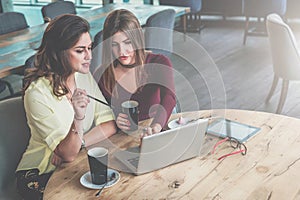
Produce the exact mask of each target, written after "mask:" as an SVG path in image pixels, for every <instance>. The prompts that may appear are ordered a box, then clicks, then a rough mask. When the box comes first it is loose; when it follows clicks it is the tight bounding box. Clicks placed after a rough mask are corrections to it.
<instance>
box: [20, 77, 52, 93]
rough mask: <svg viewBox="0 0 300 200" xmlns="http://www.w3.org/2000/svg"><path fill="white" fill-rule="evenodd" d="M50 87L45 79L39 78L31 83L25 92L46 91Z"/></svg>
mask: <svg viewBox="0 0 300 200" xmlns="http://www.w3.org/2000/svg"><path fill="white" fill-rule="evenodd" d="M50 87H51V86H50V81H49V80H48V79H47V78H46V77H40V78H38V79H37V80H35V81H33V82H31V83H30V85H29V87H28V88H27V90H26V91H35V90H46V89H49V88H50Z"/></svg>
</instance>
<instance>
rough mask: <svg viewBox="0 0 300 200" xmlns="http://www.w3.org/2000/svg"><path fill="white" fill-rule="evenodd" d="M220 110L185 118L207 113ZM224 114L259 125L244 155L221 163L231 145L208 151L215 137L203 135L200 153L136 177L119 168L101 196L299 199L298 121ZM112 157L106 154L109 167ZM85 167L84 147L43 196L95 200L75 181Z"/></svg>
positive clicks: (127, 142) (114, 143)
mask: <svg viewBox="0 0 300 200" xmlns="http://www.w3.org/2000/svg"><path fill="white" fill-rule="evenodd" d="M223 111H224V110H223ZM223 111H222V110H217V111H214V113H211V111H199V112H192V113H184V114H183V116H187V117H195V118H197V117H199V116H203V117H209V116H211V115H215V114H216V115H219V114H220V113H223ZM174 117H178V116H173V118H174ZM225 117H226V118H227V119H231V120H234V121H238V122H241V123H246V124H249V125H252V126H256V127H260V128H261V130H260V131H259V132H258V133H257V134H256V135H255V136H253V137H252V138H251V139H250V140H249V141H247V142H246V146H247V148H248V152H247V155H245V156H242V155H240V154H237V155H232V156H229V157H227V158H225V159H223V160H221V161H219V160H217V158H218V157H220V155H224V154H226V153H229V152H231V151H232V148H229V147H228V146H227V145H225V144H224V146H222V147H219V148H218V151H217V152H216V154H210V153H209V152H210V151H211V149H212V146H213V145H214V144H215V142H216V141H217V138H214V137H212V136H208V135H207V136H206V142H205V145H204V147H203V149H202V156H200V157H197V158H193V159H190V160H187V161H184V162H181V163H178V164H175V165H172V166H169V167H166V168H163V169H160V170H158V171H154V172H151V173H147V174H144V175H140V176H134V175H131V174H128V173H124V172H120V174H121V179H120V181H119V182H118V183H117V184H116V185H114V186H112V187H110V188H108V189H104V190H103V191H102V194H101V199H114V200H115V199H134V200H137V199H197V200H198V199H230V200H234V199H239V200H240V199H249V200H250V199H251V200H252V199H280V200H281V199H300V184H299V179H300V173H299V170H300V151H299V147H300V131H299V130H300V119H296V118H291V117H287V116H282V115H276V114H270V113H263V112H254V111H243V110H225ZM145 123H148V122H144V124H143V125H145ZM136 141H137V140H136V139H135V138H133V137H130V136H127V135H126V134H122V133H119V134H116V135H114V136H112V137H111V138H110V140H107V141H103V142H102V143H101V144H97V145H96V146H105V147H107V148H109V152H110V153H113V151H114V149H115V148H116V147H117V148H125V147H126V146H131V145H133V143H136ZM113 160H114V158H113V156H111V155H110V167H111V165H113V163H114V161H113ZM87 171H89V166H88V161H87V156H86V152H85V151H82V152H81V153H80V154H79V156H78V158H77V159H76V160H75V161H74V162H73V163H68V164H64V165H63V166H62V167H60V168H58V169H57V170H56V171H55V172H54V174H53V175H52V177H51V178H50V180H49V183H48V185H47V187H46V190H45V195H44V199H46V200H49V199H53V200H57V199H95V194H96V193H97V190H91V189H87V188H85V187H83V186H82V185H81V184H80V182H79V179H80V177H81V176H82V175H83V174H84V173H86V172H87ZM175 181H177V182H179V183H180V186H179V187H178V188H175V187H173V186H174V182H175Z"/></svg>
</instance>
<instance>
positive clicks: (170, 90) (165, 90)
mask: <svg viewBox="0 0 300 200" xmlns="http://www.w3.org/2000/svg"><path fill="white" fill-rule="evenodd" d="M154 62H155V63H157V66H156V67H154V70H153V71H152V73H153V74H151V76H154V80H155V81H156V82H157V83H158V84H157V87H159V90H160V106H159V107H158V108H157V112H156V115H155V116H154V119H153V121H152V124H151V127H152V131H153V132H155V133H156V132H159V131H161V129H162V128H163V127H164V126H165V125H166V123H167V121H168V119H169V117H170V115H171V114H172V111H173V109H174V107H175V105H176V96H175V84H174V77H173V67H172V63H171V61H170V60H169V59H168V58H167V57H165V56H163V55H157V56H156V58H155V60H154Z"/></svg>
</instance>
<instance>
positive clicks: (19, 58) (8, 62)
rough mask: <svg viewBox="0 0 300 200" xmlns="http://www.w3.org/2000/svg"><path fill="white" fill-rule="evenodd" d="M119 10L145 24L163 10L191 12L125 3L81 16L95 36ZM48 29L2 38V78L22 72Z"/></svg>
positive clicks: (111, 5) (36, 28)
mask: <svg viewBox="0 0 300 200" xmlns="http://www.w3.org/2000/svg"><path fill="white" fill-rule="evenodd" d="M119 8H125V9H128V10H130V11H132V12H133V13H134V14H135V15H136V16H137V18H138V19H139V21H140V23H141V24H142V25H144V24H145V23H146V20H147V19H148V17H149V16H151V15H153V14H155V13H157V12H159V11H162V10H164V9H168V8H172V9H174V10H175V11H176V16H181V15H183V14H185V13H188V12H190V8H188V7H175V6H158V5H134V4H130V3H124V4H108V5H106V6H104V7H99V8H94V9H91V10H88V11H85V12H82V13H80V14H78V15H80V16H82V17H84V18H85V19H86V20H88V22H89V23H90V25H91V35H92V37H93V36H94V35H95V34H96V33H97V32H98V31H100V30H102V27H103V24H104V20H105V18H106V16H107V14H108V13H109V12H110V11H112V10H115V9H119ZM46 27H47V24H41V25H37V26H33V27H30V28H27V29H24V30H21V31H16V32H13V33H8V34H4V35H0V78H2V77H4V76H7V75H9V74H12V73H16V72H18V71H20V69H22V65H24V63H25V61H26V59H27V58H29V57H30V56H31V55H33V54H34V53H35V50H34V49H35V48H37V47H38V46H39V44H40V42H41V39H42V37H43V33H44V30H45V29H46Z"/></svg>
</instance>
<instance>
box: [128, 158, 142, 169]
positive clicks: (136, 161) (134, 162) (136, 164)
mask: <svg viewBox="0 0 300 200" xmlns="http://www.w3.org/2000/svg"><path fill="white" fill-rule="evenodd" d="M139 158H140V157H139V156H137V157H135V158H130V159H128V162H130V164H132V165H133V166H134V167H136V168H137V167H138V163H139Z"/></svg>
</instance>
